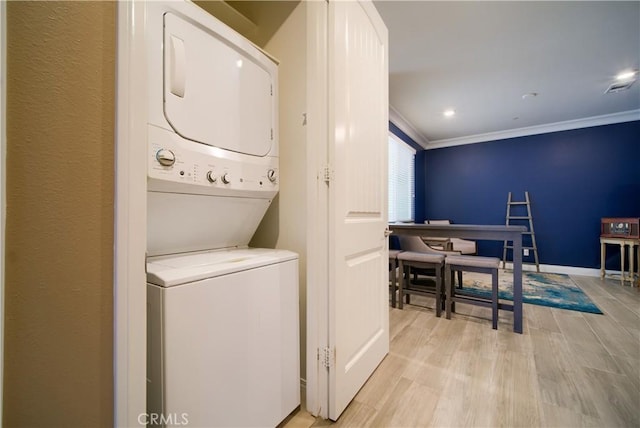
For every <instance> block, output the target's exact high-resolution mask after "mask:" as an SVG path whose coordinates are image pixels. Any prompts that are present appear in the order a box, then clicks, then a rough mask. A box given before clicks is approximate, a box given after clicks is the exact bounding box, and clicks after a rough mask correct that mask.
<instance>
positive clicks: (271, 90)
mask: <svg viewBox="0 0 640 428" xmlns="http://www.w3.org/2000/svg"><path fill="white" fill-rule="evenodd" d="M270 87H271V89H270V92H271V94H270V95H271V96H273V85H270Z"/></svg>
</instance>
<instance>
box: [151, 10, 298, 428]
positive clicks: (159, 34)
mask: <svg viewBox="0 0 640 428" xmlns="http://www.w3.org/2000/svg"><path fill="white" fill-rule="evenodd" d="M145 8H146V23H145V37H146V43H147V45H146V53H147V62H148V72H147V77H148V80H147V85H148V94H149V104H148V128H147V129H148V133H147V134H148V143H147V150H148V162H147V186H148V189H147V190H148V191H147V254H148V257H147V298H148V301H147V306H148V307H147V310H148V315H147V320H148V322H147V327H148V328H147V330H148V335H147V337H148V346H147V353H148V358H147V377H148V382H147V407H148V409H147V410H148V421H149V423H150V425H162V426H180V425H186V424H187V423H188V425H189V426H207V427H209V426H225V427H231V426H275V425H277V424H279V423H280V422H281V421H282V420H283V419H284V418H285V417H286V416H287V415H288V414H289V413H291V412H292V411H293V410H295V408H296V407H297V406H298V405H299V404H300V390H299V388H300V373H299V338H298V337H299V327H298V324H299V322H298V321H299V320H298V257H297V255H296V254H295V253H292V252H290V251H284V250H275V249H256V248H248V243H249V240H250V239H251V237H252V236H253V234H254V232H255V230H256V228H257V227H258V224H259V223H260V221H261V219H262V217H263V216H264V213H265V212H266V210H267V208H268V207H269V204H270V203H271V201H272V200H273V198H274V197H275V195H276V194H277V192H278V189H279V175H278V132H277V131H278V129H277V123H278V115H277V83H278V81H277V64H276V63H275V61H274V60H273V59H271V58H270V57H269V56H267V55H266V54H265V53H263V52H262V51H260V49H258V48H256V47H255V46H254V45H252V44H251V43H250V42H249V41H247V40H246V39H244V38H243V37H242V36H240V35H239V34H237V33H235V32H234V31H233V30H231V29H230V28H228V27H226V26H225V25H224V24H222V23H221V22H219V21H218V20H216V19H215V18H213V17H212V16H211V15H209V14H208V13H206V12H205V11H203V10H202V9H200V8H199V7H198V6H196V5H194V4H192V3H190V2H186V1H185V2H180V1H179V2H175V1H171V2H147V3H146V5H145Z"/></svg>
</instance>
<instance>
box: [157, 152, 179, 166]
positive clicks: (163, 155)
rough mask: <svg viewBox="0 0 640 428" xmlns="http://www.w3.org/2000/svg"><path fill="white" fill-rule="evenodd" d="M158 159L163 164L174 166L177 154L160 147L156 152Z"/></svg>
mask: <svg viewBox="0 0 640 428" xmlns="http://www.w3.org/2000/svg"><path fill="white" fill-rule="evenodd" d="M156 160H157V161H158V162H159V163H160V165H162V166H172V165H173V164H174V163H176V155H175V154H174V153H173V152H172V151H171V150H168V149H160V150H158V151H157V152H156Z"/></svg>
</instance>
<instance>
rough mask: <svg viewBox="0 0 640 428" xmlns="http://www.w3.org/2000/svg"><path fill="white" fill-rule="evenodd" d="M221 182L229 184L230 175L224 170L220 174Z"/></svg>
mask: <svg viewBox="0 0 640 428" xmlns="http://www.w3.org/2000/svg"><path fill="white" fill-rule="evenodd" d="M222 182H223V183H224V184H229V183H231V175H230V174H229V173H228V172H225V173H224V174H223V175H222Z"/></svg>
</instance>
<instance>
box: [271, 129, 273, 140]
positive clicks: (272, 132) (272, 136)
mask: <svg viewBox="0 0 640 428" xmlns="http://www.w3.org/2000/svg"><path fill="white" fill-rule="evenodd" d="M271 141H273V128H271Z"/></svg>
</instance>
